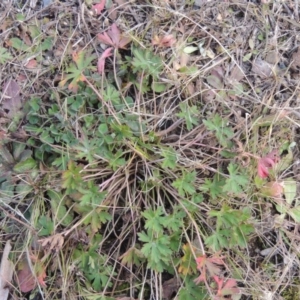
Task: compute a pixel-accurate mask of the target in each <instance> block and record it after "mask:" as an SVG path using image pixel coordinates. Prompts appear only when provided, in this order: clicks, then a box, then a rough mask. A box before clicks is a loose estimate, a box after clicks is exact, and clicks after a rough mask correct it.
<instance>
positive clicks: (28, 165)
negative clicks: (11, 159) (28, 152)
mask: <svg viewBox="0 0 300 300" xmlns="http://www.w3.org/2000/svg"><path fill="white" fill-rule="evenodd" d="M36 167H37V162H36V161H35V160H34V159H33V158H32V157H29V158H27V159H26V160H24V161H21V162H19V163H17V164H16V165H15V166H14V171H15V172H17V173H23V172H27V171H30V170H32V169H34V168H36Z"/></svg>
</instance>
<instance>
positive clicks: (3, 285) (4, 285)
mask: <svg viewBox="0 0 300 300" xmlns="http://www.w3.org/2000/svg"><path fill="white" fill-rule="evenodd" d="M10 250H11V244H10V241H9V240H8V241H7V242H6V244H5V247H4V250H3V254H2V259H1V266H0V299H1V300H6V299H7V298H8V295H9V289H8V287H9V285H10V282H11V280H12V275H13V271H14V266H13V264H12V262H11V261H10V260H9V259H8V255H9V253H10Z"/></svg>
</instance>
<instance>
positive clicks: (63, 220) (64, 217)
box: [47, 190, 74, 227]
mask: <svg viewBox="0 0 300 300" xmlns="http://www.w3.org/2000/svg"><path fill="white" fill-rule="evenodd" d="M47 195H48V197H49V198H50V204H51V209H52V214H53V216H54V217H55V220H56V222H57V223H59V224H62V225H63V226H65V227H67V226H69V225H70V224H71V223H72V222H73V215H74V213H73V211H72V210H71V211H68V210H67V208H66V206H65V203H64V200H63V196H62V194H61V193H58V192H56V191H53V190H48V191H47Z"/></svg>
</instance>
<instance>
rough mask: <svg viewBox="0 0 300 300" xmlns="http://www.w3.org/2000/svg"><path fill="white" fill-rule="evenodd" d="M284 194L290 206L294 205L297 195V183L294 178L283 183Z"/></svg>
mask: <svg viewBox="0 0 300 300" xmlns="http://www.w3.org/2000/svg"><path fill="white" fill-rule="evenodd" d="M283 192H284V197H285V200H286V202H287V203H288V204H292V202H293V201H294V199H295V197H296V195H297V182H296V181H295V180H294V179H293V178H286V179H285V180H284V181H283Z"/></svg>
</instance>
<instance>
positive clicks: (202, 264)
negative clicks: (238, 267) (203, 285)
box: [195, 255, 225, 283]
mask: <svg viewBox="0 0 300 300" xmlns="http://www.w3.org/2000/svg"><path fill="white" fill-rule="evenodd" d="M196 262H197V269H198V270H199V271H200V272H201V275H200V276H199V277H198V278H197V279H196V280H195V282H196V283H199V282H205V281H206V280H207V279H206V274H207V272H206V271H208V273H209V276H216V275H218V274H219V273H220V272H221V267H220V266H224V265H225V263H224V261H223V259H222V257H219V256H217V255H216V256H212V257H206V256H205V255H203V256H199V257H197V258H196Z"/></svg>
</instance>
